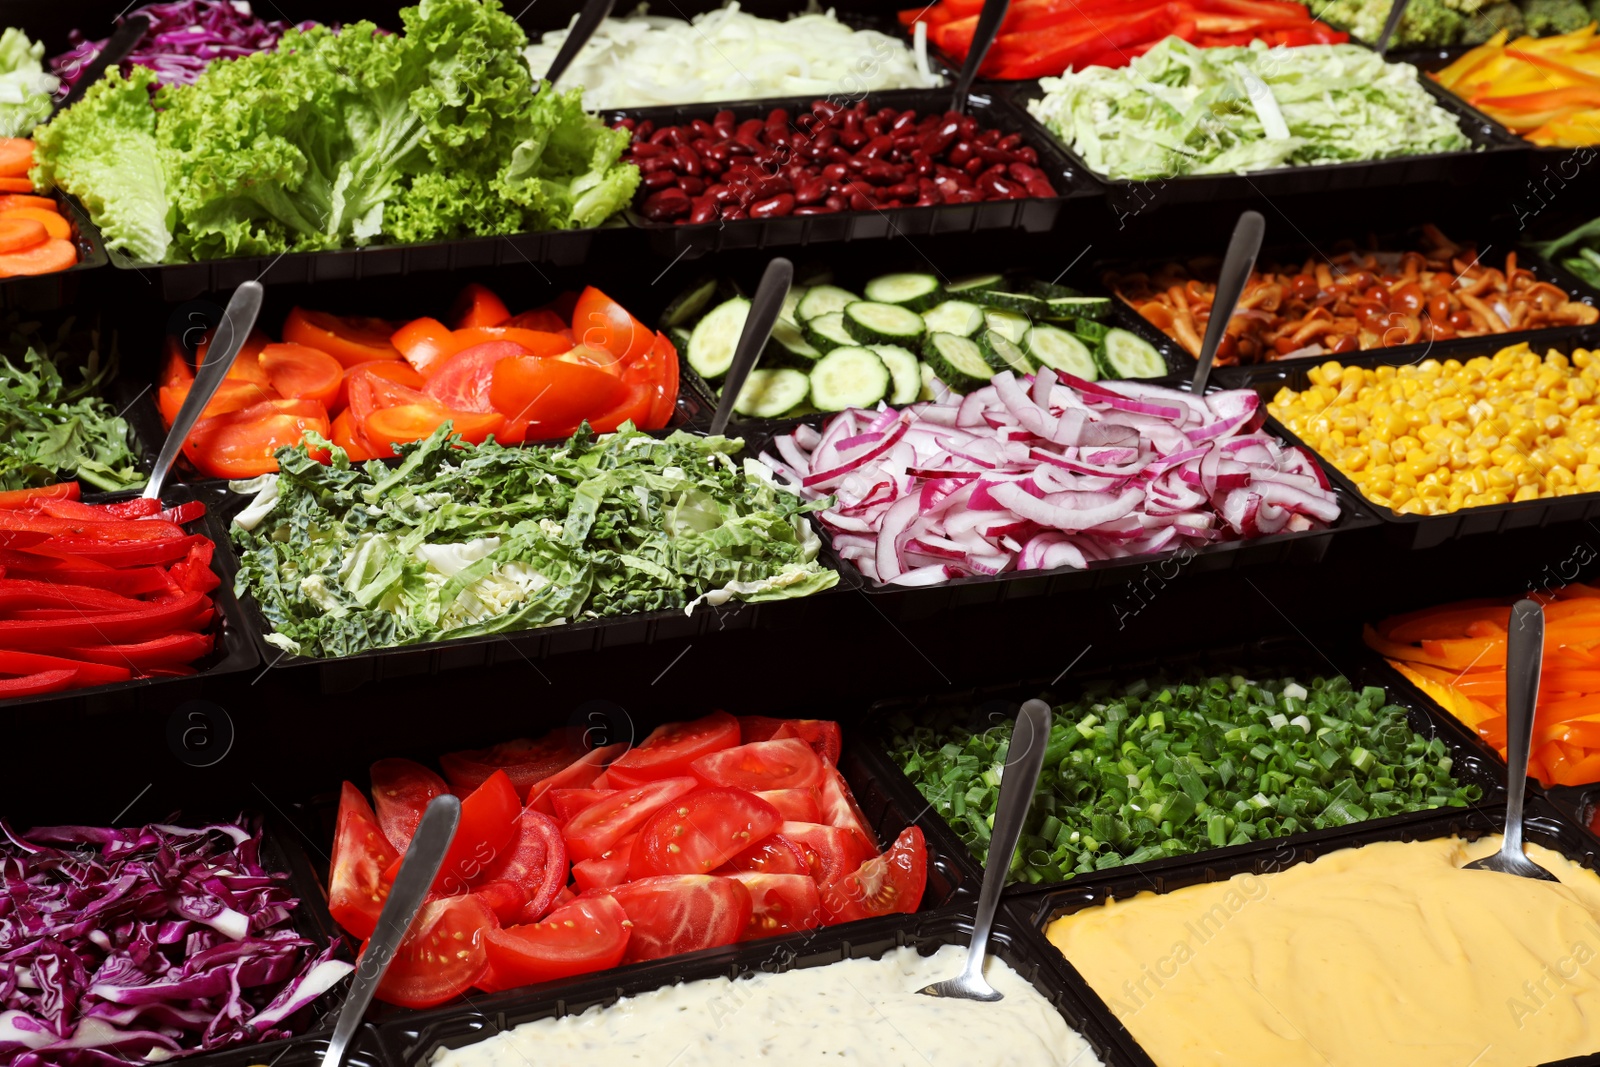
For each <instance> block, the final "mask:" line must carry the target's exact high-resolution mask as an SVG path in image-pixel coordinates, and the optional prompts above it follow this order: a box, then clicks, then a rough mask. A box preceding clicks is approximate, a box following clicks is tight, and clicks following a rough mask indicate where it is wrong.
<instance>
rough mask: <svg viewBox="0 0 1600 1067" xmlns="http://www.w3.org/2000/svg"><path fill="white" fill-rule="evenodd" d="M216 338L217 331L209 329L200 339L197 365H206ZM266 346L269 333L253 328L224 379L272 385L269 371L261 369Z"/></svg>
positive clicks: (195, 359) (197, 350)
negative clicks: (261, 360)
mask: <svg viewBox="0 0 1600 1067" xmlns="http://www.w3.org/2000/svg"><path fill="white" fill-rule="evenodd" d="M215 338H216V331H215V330H212V331H209V332H207V334H206V335H205V336H204V337H202V338H201V339H200V343H199V344H198V345H196V346H195V351H194V365H195V366H196V367H203V366H205V362H206V353H208V352H209V351H211V342H212V340H214V339H215ZM266 347H267V335H266V334H264V333H262V332H261V331H260V330H251V331H250V336H249V337H246V338H245V340H244V344H243V345H242V346H240V348H239V354H238V355H237V356H235V357H234V359H233V365H232V366H231V367H229V368H228V373H227V376H226V377H225V378H224V380H225V381H226V380H228V379H233V380H234V381H246V382H255V383H256V384H257V385H260V386H263V387H265V386H270V385H271V384H272V383H271V382H270V381H268V380H267V372H266V371H264V370H262V369H261V362H260V358H261V350H262V349H264V348H266Z"/></svg>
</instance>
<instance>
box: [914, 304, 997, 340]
mask: <svg viewBox="0 0 1600 1067" xmlns="http://www.w3.org/2000/svg"><path fill="white" fill-rule="evenodd" d="M922 321H923V322H924V323H925V324H926V325H927V327H928V332H929V333H953V334H955V335H956V336H957V337H972V336H973V335H975V334H976V333H977V332H978V331H979V330H981V329H983V309H982V308H981V307H979V306H978V305H977V304H969V303H968V302H967V301H965V300H946V301H945V302H944V303H942V304H938V305H936V306H934V307H931V308H929V309H928V310H927V311H924V312H923V313H922Z"/></svg>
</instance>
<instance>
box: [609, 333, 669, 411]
mask: <svg viewBox="0 0 1600 1067" xmlns="http://www.w3.org/2000/svg"><path fill="white" fill-rule="evenodd" d="M622 380H623V382H624V383H626V384H628V385H636V384H641V383H642V384H645V385H648V386H649V387H650V411H649V412H648V413H647V414H646V415H645V416H644V418H643V420H642V421H640V423H639V429H641V430H664V429H666V427H667V424H668V423H670V422H671V421H672V415H673V413H674V412H675V411H677V409H678V384H679V383H678V350H677V349H676V348H675V347H673V344H672V342H671V341H670V340H668V339H667V336H666V335H665V334H661V333H658V334H656V339H655V341H654V343H652V344H651V346H650V348H649V350H648V351H646V352H645V353H644V354H643V355H641V356H639V357H638V358H637V359H635V360H634V361H633V362H631V363H629V364H627V365H626V366H625V367H623V369H622Z"/></svg>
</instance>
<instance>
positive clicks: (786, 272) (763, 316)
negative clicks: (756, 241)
mask: <svg viewBox="0 0 1600 1067" xmlns="http://www.w3.org/2000/svg"><path fill="white" fill-rule="evenodd" d="M793 282H794V264H793V263H790V262H789V261H788V260H787V259H784V258H783V257H782V256H778V257H776V258H774V259H773V261H772V262H771V263H768V264H767V269H766V271H765V272H763V273H762V275H761V284H760V285H758V286H756V295H755V296H754V297H752V298H751V300H750V314H749V315H747V316H746V317H745V320H744V331H743V332H742V333H740V334H739V346H738V347H737V348H735V349H734V350H733V362H732V363H730V364H729V365H728V373H727V375H726V376H724V377H723V379H722V399H720V400H718V401H717V411H716V414H714V415H712V416H711V431H710V432H711V436H712V437H720V436H721V435H722V431H723V430H726V429H727V428H728V420H729V419H731V418H732V417H733V405H734V404H736V403H738V400H739V391H740V390H741V389H743V388H744V380H745V379H746V378H748V377H750V372H751V371H752V370H755V366H756V360H758V359H760V358H761V352H762V350H763V349H765V348H766V347H767V341H768V340H770V339H771V337H772V327H773V326H774V325H776V323H777V321H778V312H780V311H782V310H783V298H784V297H786V296H788V295H789V286H790V285H791V284H792V283H793Z"/></svg>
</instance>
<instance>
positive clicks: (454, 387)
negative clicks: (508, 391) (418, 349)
mask: <svg viewBox="0 0 1600 1067" xmlns="http://www.w3.org/2000/svg"><path fill="white" fill-rule="evenodd" d="M527 354H528V350H527V349H525V348H523V347H522V346H521V345H519V344H515V343H513V342H511V341H487V342H484V343H483V344H477V345H472V346H471V347H469V348H463V349H461V350H460V351H459V352H457V353H456V354H455V355H453V356H450V357H449V358H448V359H445V360H444V361H443V362H440V363H436V364H434V366H433V369H432V371H431V372H430V373H429V376H428V380H427V384H426V385H424V386H423V387H422V392H423V394H424V395H425V396H429V397H432V398H433V399H434V400H437V401H438V402H439V403H441V404H443V405H444V406H445V407H447V408H453V409H455V410H456V411H475V412H478V413H479V414H483V413H486V412H490V411H494V410H495V406H494V405H493V404H492V403H490V402H489V388H490V385H491V384H492V383H493V381H494V368H495V365H496V364H498V363H499V362H500V361H501V360H503V359H515V358H516V357H518V356H526V355H527Z"/></svg>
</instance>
